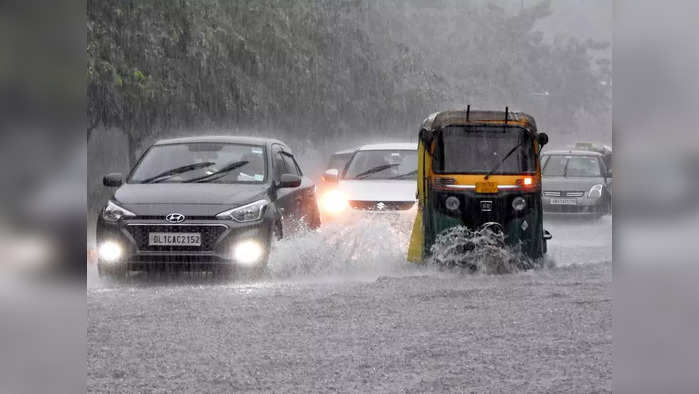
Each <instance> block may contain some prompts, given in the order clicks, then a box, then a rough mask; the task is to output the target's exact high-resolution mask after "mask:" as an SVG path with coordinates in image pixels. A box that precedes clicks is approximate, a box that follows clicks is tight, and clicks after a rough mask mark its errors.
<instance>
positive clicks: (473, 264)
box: [430, 226, 541, 274]
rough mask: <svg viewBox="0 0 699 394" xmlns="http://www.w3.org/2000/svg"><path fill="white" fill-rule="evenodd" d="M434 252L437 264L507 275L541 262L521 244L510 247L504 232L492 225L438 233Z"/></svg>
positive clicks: (433, 247) (461, 227) (434, 261)
mask: <svg viewBox="0 0 699 394" xmlns="http://www.w3.org/2000/svg"><path fill="white" fill-rule="evenodd" d="M430 251H431V253H432V258H431V261H432V262H433V263H434V264H436V265H437V266H439V267H443V268H459V269H464V270H467V271H469V272H474V273H475V272H480V273H485V274H506V273H513V272H518V271H520V270H523V269H528V268H533V267H536V266H540V265H541V262H538V261H533V260H532V259H531V258H529V257H528V256H526V255H525V254H524V253H522V251H521V250H520V247H519V245H517V246H514V247H509V246H506V245H505V238H504V234H503V233H502V232H498V231H493V230H491V229H489V228H483V229H480V230H475V231H472V230H469V229H468V228H467V227H465V226H456V227H452V228H450V229H447V230H445V231H443V232H441V233H440V234H438V235H437V238H436V239H435V243H434V245H432V248H431V249H430Z"/></svg>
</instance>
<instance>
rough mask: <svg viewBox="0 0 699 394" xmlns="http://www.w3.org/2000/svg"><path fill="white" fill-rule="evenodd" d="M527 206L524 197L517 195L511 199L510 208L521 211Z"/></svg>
mask: <svg viewBox="0 0 699 394" xmlns="http://www.w3.org/2000/svg"><path fill="white" fill-rule="evenodd" d="M526 207H527V200H525V199H524V197H521V196H518V197H515V198H514V199H513V200H512V209H514V210H515V211H518V212H519V211H522V210H524V208H526Z"/></svg>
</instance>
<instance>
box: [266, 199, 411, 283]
mask: <svg viewBox="0 0 699 394" xmlns="http://www.w3.org/2000/svg"><path fill="white" fill-rule="evenodd" d="M411 225H412V217H408V216H405V217H404V216H402V215H391V214H361V213H353V214H351V215H350V217H346V218H343V220H341V221H339V222H335V223H329V224H324V225H323V226H322V227H321V228H320V229H318V230H315V231H304V232H300V233H298V234H295V235H292V236H290V237H288V238H285V239H283V240H280V241H277V242H276V243H275V245H274V246H273V248H272V253H271V256H270V260H269V264H268V267H267V268H268V273H269V276H270V277H272V278H277V279H278V278H290V277H314V276H336V275H338V276H339V275H342V276H346V275H350V276H357V275H359V276H370V277H377V276H379V275H385V274H392V273H399V272H402V271H406V270H409V269H410V268H411V267H412V264H410V263H408V262H407V261H406V251H407V250H408V242H409V238H410V229H411V227H410V226H411Z"/></svg>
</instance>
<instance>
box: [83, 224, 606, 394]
mask: <svg viewBox="0 0 699 394" xmlns="http://www.w3.org/2000/svg"><path fill="white" fill-rule="evenodd" d="M545 227H546V228H547V229H548V230H550V231H551V233H552V234H553V236H554V239H553V240H552V241H551V242H550V244H549V260H550V263H551V264H549V266H548V267H546V268H542V269H538V270H531V271H526V272H518V273H513V274H506V275H484V274H466V273H463V272H458V271H438V270H436V269H434V268H431V267H418V266H415V265H412V264H409V263H407V262H406V261H405V258H404V254H405V250H406V249H405V246H406V244H407V240H408V236H409V228H410V223H409V222H408V221H406V222H405V223H403V224H401V225H399V226H394V225H391V224H389V223H387V222H385V221H382V220H370V221H363V222H362V221H358V222H357V223H356V225H353V226H343V225H341V224H337V225H330V226H327V227H324V228H323V229H322V230H321V231H320V232H318V233H311V234H305V235H301V236H298V237H296V238H294V239H288V240H284V241H281V242H280V243H279V244H277V245H276V250H275V252H274V254H273V256H272V260H271V261H270V266H269V268H270V272H269V273H268V275H267V276H266V277H265V278H263V279H261V280H260V281H256V282H234V283H226V284H222V283H211V282H210V281H206V280H195V281H187V280H185V281H177V282H176V283H162V282H158V281H156V282H153V281H151V280H134V281H132V282H129V283H124V284H111V283H104V282H102V281H101V280H100V279H98V278H97V275H96V272H95V270H94V268H93V267H90V268H89V269H88V294H87V303H88V304H87V306H88V333H87V334H88V335H87V338H88V349H87V352H88V358H87V362H88V364H87V365H88V370H87V375H88V376H87V388H88V391H95V392H99V391H110V392H114V391H129V392H134V391H140V392H143V391H163V392H177V391H208V392H217V391H218V392H230V391H293V392H299V391H333V390H335V391H357V392H376V391H411V392H428V391H458V392H463V391H479V392H482V391H515V392H523V391H564V390H565V391H571V390H572V391H576V392H591V391H611V376H612V294H611V279H612V263H611V261H612V246H611V244H612V234H611V229H612V220H611V218H610V217H605V218H602V219H601V220H598V221H586V220H576V221H567V220H560V219H557V218H552V219H550V220H547V221H546V226H545Z"/></svg>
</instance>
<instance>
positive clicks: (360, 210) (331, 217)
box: [321, 202, 417, 223]
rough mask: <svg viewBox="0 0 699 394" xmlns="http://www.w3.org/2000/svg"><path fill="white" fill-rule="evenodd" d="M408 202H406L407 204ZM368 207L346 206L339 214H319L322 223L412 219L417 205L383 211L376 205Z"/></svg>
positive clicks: (384, 209) (388, 208)
mask: <svg viewBox="0 0 699 394" xmlns="http://www.w3.org/2000/svg"><path fill="white" fill-rule="evenodd" d="M409 203H410V202H406V204H409ZM369 205H370V207H369V208H366V207H357V206H352V205H348V206H347V207H346V208H345V209H343V210H342V211H340V212H332V213H329V212H321V214H322V222H323V223H337V222H343V221H346V220H356V219H357V218H359V217H361V218H370V219H371V218H382V219H392V218H395V219H398V218H407V217H410V218H414V217H415V215H416V214H417V203H416V202H415V203H414V204H412V205H411V206H410V207H409V208H407V209H391V208H392V207H391V206H389V207H387V208H383V209H377V208H376V204H375V203H374V204H369Z"/></svg>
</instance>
